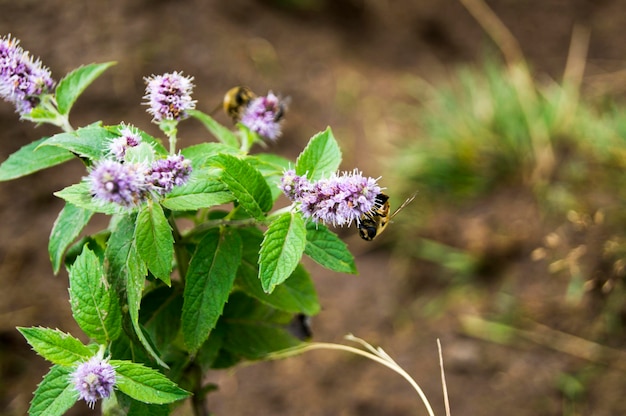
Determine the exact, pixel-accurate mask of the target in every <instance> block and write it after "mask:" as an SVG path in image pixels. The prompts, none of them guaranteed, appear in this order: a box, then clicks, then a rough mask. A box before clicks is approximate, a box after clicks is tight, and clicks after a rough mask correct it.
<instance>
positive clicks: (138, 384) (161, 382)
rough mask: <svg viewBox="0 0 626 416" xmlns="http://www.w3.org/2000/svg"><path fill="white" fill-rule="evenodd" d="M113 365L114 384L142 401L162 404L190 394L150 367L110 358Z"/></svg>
mask: <svg viewBox="0 0 626 416" xmlns="http://www.w3.org/2000/svg"><path fill="white" fill-rule="evenodd" d="M110 363H111V365H112V366H113V367H115V375H116V386H117V388H118V389H119V390H120V391H122V392H123V393H125V394H127V395H128V396H130V397H132V398H133V399H135V400H139V401H140V402H144V403H154V404H164V403H172V402H175V401H177V400H181V399H184V398H186V397H188V396H189V395H190V393H189V392H188V391H185V390H183V389H181V388H180V387H178V386H177V385H176V384H175V383H174V382H172V381H171V380H170V379H168V378H167V377H165V376H164V375H163V374H161V373H159V372H158V371H156V370H153V369H152V368H148V367H144V366H143V365H142V364H138V363H133V362H130V361H122V360H111V361H110Z"/></svg>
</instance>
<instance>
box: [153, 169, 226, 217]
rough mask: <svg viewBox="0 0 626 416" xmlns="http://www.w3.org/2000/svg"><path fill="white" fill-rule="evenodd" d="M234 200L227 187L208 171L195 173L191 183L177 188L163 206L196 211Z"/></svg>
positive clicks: (177, 209) (176, 209)
mask: <svg viewBox="0 0 626 416" xmlns="http://www.w3.org/2000/svg"><path fill="white" fill-rule="evenodd" d="M234 199H235V197H234V196H233V195H232V194H231V193H230V192H229V191H228V188H227V187H226V185H224V184H223V183H222V182H220V181H218V180H217V177H216V176H215V175H213V174H211V173H208V172H206V171H204V172H200V173H196V171H194V172H192V174H191V177H190V178H189V182H187V183H186V184H185V185H183V186H177V187H175V188H174V189H173V190H172V192H170V193H169V194H167V195H166V197H165V199H163V200H162V201H161V204H163V206H164V207H165V208H168V209H171V210H173V211H195V210H198V209H200V208H209V207H213V206H216V205H221V204H226V203H228V202H231V201H233V200H234Z"/></svg>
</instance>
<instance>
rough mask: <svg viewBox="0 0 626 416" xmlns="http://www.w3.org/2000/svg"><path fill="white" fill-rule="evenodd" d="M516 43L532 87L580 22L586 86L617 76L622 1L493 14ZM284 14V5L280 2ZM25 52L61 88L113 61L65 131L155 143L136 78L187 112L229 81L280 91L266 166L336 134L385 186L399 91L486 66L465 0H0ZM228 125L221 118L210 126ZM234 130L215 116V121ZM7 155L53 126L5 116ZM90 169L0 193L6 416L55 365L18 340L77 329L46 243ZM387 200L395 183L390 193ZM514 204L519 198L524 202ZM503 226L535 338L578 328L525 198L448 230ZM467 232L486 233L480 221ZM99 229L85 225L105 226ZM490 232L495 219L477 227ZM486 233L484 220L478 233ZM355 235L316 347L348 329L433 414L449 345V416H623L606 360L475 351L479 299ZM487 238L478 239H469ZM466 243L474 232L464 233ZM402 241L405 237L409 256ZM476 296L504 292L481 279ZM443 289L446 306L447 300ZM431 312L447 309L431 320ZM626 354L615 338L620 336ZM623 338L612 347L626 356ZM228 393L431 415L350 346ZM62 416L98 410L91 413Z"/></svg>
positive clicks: (0, 381)
mask: <svg viewBox="0 0 626 416" xmlns="http://www.w3.org/2000/svg"><path fill="white" fill-rule="evenodd" d="M489 4H490V5H491V6H492V7H493V8H494V10H495V11H496V13H497V14H498V15H499V16H500V18H501V19H502V20H503V21H504V23H505V24H506V25H507V26H508V27H509V29H510V30H511V31H512V32H513V34H514V35H515V36H516V37H517V39H518V40H519V42H520V44H521V46H522V49H523V51H524V53H525V55H526V57H527V58H528V60H529V61H530V62H531V65H532V67H533V68H534V69H535V71H536V73H537V74H540V76H545V77H553V78H555V79H559V77H560V76H561V72H562V70H563V68H564V65H565V62H566V58H567V51H568V46H569V42H570V37H571V33H572V28H573V27H574V25H576V24H581V25H585V26H586V27H588V28H589V29H590V30H591V34H592V35H591V42H590V50H589V59H588V69H587V75H589V76H593V75H594V74H601V73H603V72H608V71H614V70H617V69H623V68H624V67H626V61H625V58H624V57H625V56H626V42H624V35H623V28H624V27H626V4H625V3H624V2H621V1H619V0H596V1H591V0H573V1H570V0H567V1H566V0H528V1H515V0H497V1H489ZM290 5H291V6H290ZM6 33H11V34H12V35H13V36H14V37H16V38H18V39H21V41H22V45H23V47H24V48H25V49H28V50H30V51H31V52H32V53H33V54H34V55H36V56H40V57H41V59H42V61H43V62H44V63H45V64H46V65H47V66H49V67H50V68H51V69H52V71H53V74H54V76H55V77H56V78H57V79H58V78H60V77H61V76H62V75H63V74H65V73H66V72H67V71H69V70H71V69H73V68H75V67H77V66H79V65H81V64H87V63H91V62H104V61H109V60H115V61H117V62H118V64H117V65H116V66H115V67H113V68H112V69H110V70H109V71H108V72H107V73H106V74H105V75H104V76H103V77H102V78H101V79H99V80H98V81H97V82H96V83H95V84H93V85H92V86H91V87H90V88H89V89H88V91H87V92H86V93H85V94H84V96H83V97H82V98H81V99H80V100H79V102H78V103H77V106H76V108H75V111H74V114H73V118H72V120H71V121H72V123H73V125H74V126H80V125H84V124H86V123H89V122H93V121H95V120H102V121H103V122H104V123H109V124H114V123H118V122H120V121H125V122H127V123H132V124H134V125H136V126H138V127H140V128H142V129H145V130H147V131H149V132H151V133H153V134H155V135H158V132H157V129H156V127H155V126H153V125H151V124H150V117H149V116H148V114H147V113H146V112H145V107H142V106H141V105H139V103H140V102H141V101H142V99H141V97H142V95H143V89H144V84H143V80H142V78H143V77H144V76H148V75H150V74H159V73H163V72H167V71H173V70H179V71H180V70H182V71H183V72H184V73H185V74H187V75H193V76H194V77H195V84H196V89H195V93H194V98H196V99H197V100H198V102H199V103H198V107H199V108H200V109H201V110H203V111H207V112H208V111H211V110H212V109H213V108H214V107H215V105H217V104H218V103H219V102H220V100H221V96H222V95H223V93H224V92H225V91H226V90H227V89H228V88H230V87H232V86H235V85H241V84H245V85H248V86H250V87H251V88H252V89H253V90H255V91H257V92H264V91H267V90H270V89H271V90H273V91H275V92H280V93H281V94H283V95H288V96H290V97H291V107H290V109H289V114H288V119H287V122H286V125H285V135H284V136H283V138H282V139H281V140H280V142H279V143H278V144H277V145H276V147H275V149H273V150H275V151H276V152H278V153H280V154H282V155H285V156H288V157H294V156H295V155H297V154H298V153H299V152H300V150H301V149H302V147H303V146H304V145H305V144H306V142H307V141H308V138H309V137H310V136H311V135H313V134H314V133H316V132H318V131H320V130H323V129H324V128H325V127H326V126H327V125H330V126H331V127H332V128H333V130H334V132H335V136H336V137H337V138H338V140H339V141H340V143H341V146H342V149H343V152H344V164H343V168H345V169H353V168H354V167H358V168H360V169H362V170H363V171H364V173H365V174H368V175H370V176H374V177H378V176H382V177H383V179H382V181H383V182H384V177H385V172H384V171H381V166H388V162H387V163H385V161H387V160H388V159H389V158H390V157H392V155H393V154H394V152H397V151H398V150H399V149H400V148H401V144H402V142H403V141H411V140H418V138H417V137H415V136H413V135H412V133H411V132H410V131H407V130H406V129H405V126H404V125H403V123H402V119H401V117H398V115H397V114H392V113H391V110H390V109H391V108H392V106H391V105H390V103H396V102H399V101H400V102H405V103H407V104H408V105H417V103H416V102H415V99H414V97H412V96H411V95H410V94H409V93H408V92H407V90H406V86H407V80H410V79H417V78H419V79H424V80H427V81H428V82H432V83H436V82H437V80H439V79H441V78H442V77H444V76H446V75H449V74H450V70H452V69H453V68H454V67H455V66H456V65H458V64H460V63H467V62H479V61H480V59H481V57H482V56H484V52H485V50H486V49H488V45H489V40H488V38H487V37H486V36H485V34H484V33H483V32H482V30H481V28H480V26H479V25H478V24H477V23H476V21H475V20H474V19H473V18H472V17H471V16H470V15H469V14H468V12H467V11H466V10H465V9H464V8H463V6H462V5H461V4H460V3H459V2H457V1H456V0H422V1H411V0H396V1H374V0H301V1H296V0H293V1H288V0H282V1H281V0H256V1H255V0H233V1H228V2H225V1H217V0H214V1H201V0H190V1H186V2H180V1H167V0H153V1H147V0H130V1H122V0H112V1H109V2H104V1H103V2H99V1H92V2H87V1H85V2H78V1H75V0H49V1H46V2H37V1H34V0H22V1H19V2H16V1H9V0H0V34H6ZM220 117H222V116H220ZM221 120H222V121H224V122H226V119H225V118H222V119H221ZM0 126H1V127H2V129H1V131H2V138H1V139H0V160H4V159H6V157H7V156H8V155H9V154H11V153H12V152H13V151H15V150H17V149H18V148H19V147H21V146H23V145H24V144H26V143H29V142H30V141H32V140H35V139H37V138H39V137H41V136H43V135H49V134H53V133H55V132H56V131H55V130H54V129H52V128H49V127H47V126H41V127H39V128H34V127H33V126H32V125H31V124H29V123H26V122H22V123H20V122H18V121H17V115H16V114H15V113H14V112H13V109H12V108H11V107H10V106H9V105H8V104H0ZM180 137H181V138H183V139H182V140H184V145H187V144H191V143H198V142H201V141H203V140H204V139H205V137H206V135H205V134H204V132H203V130H202V128H201V126H199V125H198V124H196V123H194V122H189V123H186V124H184V125H183V126H182V127H181V129H180ZM83 174H84V171H83V168H82V166H81V165H80V164H79V163H70V164H68V165H65V166H62V167H58V168H53V169H51V170H49V171H46V172H42V173H38V174H35V175H33V176H31V177H27V178H23V179H20V180H16V181H13V182H8V183H2V184H0V281H1V282H2V287H3V290H2V291H0V414H3V415H22V414H25V413H26V410H27V408H28V403H29V401H30V398H31V394H32V391H33V390H34V389H35V386H36V384H37V383H38V382H39V380H40V379H41V377H42V376H43V374H45V372H46V371H47V364H46V363H45V362H44V361H43V360H42V359H40V358H38V357H37V356H36V355H35V354H34V353H33V352H32V351H30V349H29V348H28V346H27V344H26V343H25V341H24V340H23V339H22V338H21V336H20V335H19V334H18V333H17V332H16V331H15V327H16V326H33V325H41V326H46V327H51V328H55V327H56V328H60V329H62V330H64V331H68V332H71V333H73V334H80V330H79V329H78V328H77V326H76V324H75V323H74V322H73V321H72V320H71V314H70V308H69V303H68V293H67V275H66V274H65V273H61V274H60V275H59V276H53V274H52V270H51V266H50V263H49V260H48V257H47V240H48V235H49V232H50V229H51V227H52V224H53V222H54V219H55V217H56V215H57V213H58V211H59V210H60V209H61V207H62V203H61V201H60V200H58V199H56V198H55V197H54V196H52V192H54V191H57V190H59V189H61V188H63V187H65V186H67V185H70V184H72V183H75V182H76V181H78V180H79V178H80V177H81V176H82V175H83ZM384 185H385V186H387V187H389V186H392V184H388V183H384ZM516 198H517V199H516ZM496 210H498V212H506V213H507V214H508V215H507V219H506V220H504V219H501V218H500V219H497V218H496V220H497V221H501V222H502V223H505V222H507V221H508V222H507V224H508V225H507V226H506V227H505V230H508V231H507V232H510V233H520V234H515V235H523V236H524V238H521V237H520V244H519V245H518V246H516V247H517V248H516V250H514V251H513V252H511V253H510V255H509V256H508V257H507V260H506V261H507V263H506V266H505V268H504V269H503V271H502V273H503V274H505V275H506V276H508V278H509V279H510V280H511V281H515V282H516V283H515V285H514V286H512V287H509V293H510V295H511V296H520V297H521V296H524V297H529V298H530V299H531V300H532V302H534V303H533V306H532V308H534V309H535V310H539V311H540V312H541V313H540V315H541V316H543V317H544V318H545V320H544V321H543V322H542V323H544V324H553V323H555V322H557V323H558V322H559V321H560V320H561V319H562V320H563V321H566V320H567V321H570V320H572V319H574V320H575V319H582V320H584V319H585V316H584V314H582V315H581V314H580V312H579V311H578V312H577V311H571V310H568V309H567V308H564V307H563V308H559V309H554V310H552V309H549V308H547V307H546V308H543V309H542V305H543V303H542V302H543V301H544V300H545V301H546V304H551V302H549V300H550V299H553V298H555V297H558V296H560V295H561V293H560V292H559V291H561V290H562V286H559V285H558V284H551V285H545V284H542V279H543V282H545V265H541V264H538V263H534V262H531V261H529V253H530V251H531V250H532V249H533V248H534V247H536V245H537V244H538V243H539V242H540V239H541V236H542V235H544V234H545V232H546V230H545V229H544V228H542V225H541V224H536V225H533V226H531V227H524V226H520V224H523V225H527V224H528V221H527V219H528V218H529V217H530V218H532V217H533V215H532V214H533V211H532V210H533V205H532V203H530V202H528V201H527V200H526V199H525V197H524V195H517V194H516V195H502V196H500V197H496V198H494V200H489V201H482V202H481V203H480V204H479V206H478V207H477V208H474V210H473V211H465V212H459V211H455V210H454V209H451V213H450V214H449V215H450V216H451V215H452V213H454V215H457V214H459V215H458V217H455V218H454V219H452V220H451V222H446V221H445V218H449V219H450V218H451V217H446V216H445V213H444V215H443V216H442V218H443V219H440V221H442V222H441V223H442V227H446V226H447V227H450V224H453V225H454V226H455V227H459V229H463V230H469V231H465V232H466V233H471V230H476V229H477V228H476V227H474V228H472V227H471V225H472V224H474V225H475V224H476V221H478V222H479V223H480V221H481V218H482V219H485V218H487V219H488V220H491V219H492V218H491V215H492V214H491V213H492V212H495V211H496ZM477 219H478V220H477ZM104 221H105V219H104V218H98V219H97V220H96V221H94V223H93V224H92V225H91V231H95V230H98V229H99V228H100V227H102V226H104V224H105V222H104ZM486 222H489V221H487V220H486ZM481 224H482V223H481ZM353 231H354V230H343V231H342V236H344V237H345V238H346V241H347V242H348V244H349V245H350V247H351V249H352V250H353V252H354V253H356V255H357V262H358V268H359V270H360V275H359V276H356V277H354V276H343V275H336V274H329V273H327V272H326V271H324V270H322V269H321V268H319V267H317V266H315V265H314V264H311V265H310V269H311V271H312V274H313V276H314V279H315V281H316V283H317V285H318V289H319V297H320V301H321V303H322V306H323V310H322V312H321V313H320V314H319V316H317V317H315V319H314V321H313V330H314V334H315V335H314V340H317V341H330V342H342V337H343V336H344V335H345V334H347V333H354V334H355V335H357V336H359V337H361V338H364V339H366V340H368V341H370V342H372V343H374V344H377V345H380V346H382V347H383V348H384V349H385V351H387V352H388V353H389V354H390V355H391V356H392V357H393V358H394V359H395V360H396V361H397V362H398V363H399V364H400V365H401V366H402V367H403V368H405V369H406V370H407V371H408V372H409V373H410V374H412V375H413V376H414V378H415V379H416V380H417V382H418V383H420V385H421V386H422V388H423V389H424V391H425V393H426V395H427V396H428V397H429V398H430V400H431V402H432V404H433V407H434V409H435V412H436V414H438V415H442V414H444V407H443V399H442V392H441V383H440V378H439V366H438V358H437V345H436V339H438V338H439V339H441V342H442V344H443V351H444V359H445V361H446V376H447V387H448V394H449V396H450V401H451V410H452V415H499V414H502V413H506V414H508V415H510V416H525V415H528V416H530V415H594V416H603V415H607V416H609V415H619V414H626V401H625V400H623V398H622V396H623V391H624V390H625V388H626V375H625V374H624V372H623V371H618V370H616V369H614V368H613V367H612V366H611V365H609V366H607V367H605V368H599V367H597V366H596V367H590V366H589V365H588V363H587V362H585V361H583V360H581V359H578V358H574V357H572V356H571V355H568V354H563V353H559V352H556V351H555V350H554V349H553V348H548V347H546V346H541V345H538V344H537V343H531V342H523V343H516V344H514V346H505V345H498V344H495V343H490V342H486V341H483V340H479V339H476V338H472V337H468V336H466V335H464V334H463V331H462V330H461V325H460V322H461V317H462V316H464V315H466V314H480V313H481V307H482V304H481V302H480V299H479V300H478V302H473V300H475V299H473V298H471V295H472V294H473V293H474V292H465V293H464V292H446V293H443V291H445V290H446V285H443V284H441V282H439V281H435V280H436V279H435V277H434V276H436V275H438V272H437V271H436V270H435V268H434V266H432V265H428V264H423V265H421V267H417V268H411V269H409V270H407V269H406V267H405V268H403V267H402V262H401V261H396V260H397V259H395V258H394V257H393V256H391V255H390V252H389V251H388V250H387V248H388V245H389V243H390V242H391V241H390V239H391V238H392V237H387V236H385V237H381V239H380V240H377V241H376V242H373V243H367V242H364V241H361V240H359V239H358V237H357V236H356V235H355V233H354V232H353ZM477 233H478V234H476V235H475V236H473V238H474V239H477V238H480V236H481V235H483V234H480V233H484V227H483V228H480V227H478V231H477ZM470 239H471V237H470ZM410 243H411V242H408V244H410ZM483 290H484V292H487V293H489V292H490V291H491V292H493V293H496V292H498V288H497V286H496V285H495V284H493V283H492V284H485V286H484V288H483ZM444 295H445V296H444ZM433 299H445V300H444V301H442V302H441V304H442V305H443V306H441V305H440V306H438V307H433V305H432V302H431V301H432V300H433ZM622 341H623V340H622ZM624 345H626V343H624V342H621V344H619V343H618V344H617V345H615V347H616V348H620V347H621V348H622V349H623V346H624ZM584 369H589V371H590V372H592V373H593V377H594V378H593V380H594V381H593V383H592V384H591V385H589V386H587V387H588V389H587V390H586V391H585V394H584V396H583V397H581V398H580V400H579V401H578V402H576V403H574V404H572V402H570V401H568V400H566V399H565V398H564V396H563V394H562V392H561V390H560V389H559V388H558V383H559V380H561V378H560V375H561V374H563V373H566V372H570V373H576V372H577V371H583V370H584ZM209 378H210V379H211V380H213V381H215V382H217V383H218V384H219V385H220V390H219V391H218V392H216V393H213V394H211V395H210V396H209V404H210V409H211V410H212V411H213V412H215V414H216V415H229V416H247V415H310V416H322V415H342V416H351V415H359V416H367V415H391V416H393V415H406V414H420V415H421V414H426V412H425V411H424V409H423V407H422V405H421V404H420V402H419V400H418V398H417V396H416V395H415V394H414V392H412V390H411V389H410V387H409V385H408V384H406V383H405V382H404V381H403V380H402V379H401V378H400V377H399V376H398V375H397V374H394V373H392V372H391V371H389V370H388V369H386V368H383V367H381V366H379V365H377V364H374V363H372V362H369V361H365V360H363V359H361V358H356V357H352V356H348V355H346V354H344V353H341V352H330V351H317V352H310V353H307V354H306V355H304V356H301V357H296V358H291V359H288V360H284V361H277V362H270V363H259V364H254V365H251V366H244V367H240V368H237V369H236V370H235V371H228V372H216V373H214V374H211V375H209ZM72 414H75V415H80V414H89V409H88V408H87V407H86V406H84V404H82V403H81V404H79V405H77V406H76V408H75V410H73V411H72Z"/></svg>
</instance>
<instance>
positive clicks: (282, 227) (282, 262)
mask: <svg viewBox="0 0 626 416" xmlns="http://www.w3.org/2000/svg"><path fill="white" fill-rule="evenodd" d="M305 243H306V228H305V225H304V220H303V219H302V217H301V216H300V215H298V214H295V213H290V212H287V213H284V214H282V215H281V216H279V217H278V218H276V219H275V220H274V221H272V223H271V224H270V225H269V227H268V229H267V231H266V232H265V236H264V238H263V242H262V243H261V251H260V252H259V279H260V280H261V284H262V285H263V290H264V291H265V292H266V293H272V291H273V290H274V288H275V287H276V286H277V285H279V284H281V283H283V282H284V281H285V280H286V279H287V278H288V277H289V276H290V275H291V273H292V272H293V271H294V270H295V268H296V266H297V265H298V263H299V262H300V259H301V258H302V253H303V252H304V247H305Z"/></svg>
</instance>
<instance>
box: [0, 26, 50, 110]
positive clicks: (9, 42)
mask: <svg viewBox="0 0 626 416" xmlns="http://www.w3.org/2000/svg"><path fill="white" fill-rule="evenodd" d="M54 84H55V82H54V80H53V79H52V75H51V73H50V70H49V69H48V68H46V67H44V66H43V65H42V63H41V61H39V59H33V57H31V56H30V54H29V53H28V52H27V51H24V50H23V49H22V47H21V46H20V45H19V40H17V39H15V38H11V36H10V35H8V36H6V37H2V38H0V97H1V98H2V99H3V100H5V101H8V102H10V103H12V104H13V105H14V106H15V108H16V111H17V112H18V113H19V114H20V115H25V114H28V113H30V112H31V110H32V109H33V108H35V107H36V106H37V105H38V104H39V103H40V100H41V99H40V96H41V95H43V94H46V93H49V92H50V91H51V90H52V89H53V88H54Z"/></svg>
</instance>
